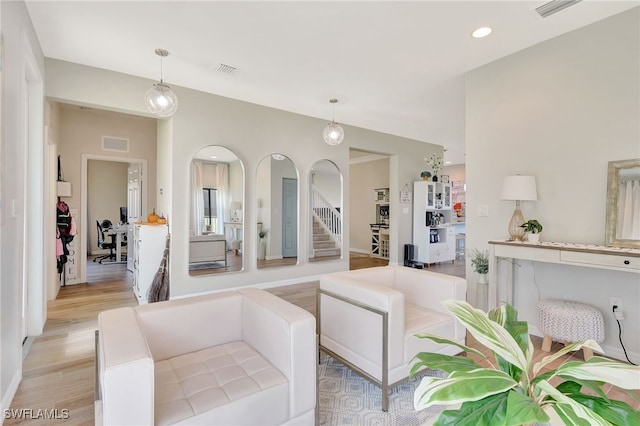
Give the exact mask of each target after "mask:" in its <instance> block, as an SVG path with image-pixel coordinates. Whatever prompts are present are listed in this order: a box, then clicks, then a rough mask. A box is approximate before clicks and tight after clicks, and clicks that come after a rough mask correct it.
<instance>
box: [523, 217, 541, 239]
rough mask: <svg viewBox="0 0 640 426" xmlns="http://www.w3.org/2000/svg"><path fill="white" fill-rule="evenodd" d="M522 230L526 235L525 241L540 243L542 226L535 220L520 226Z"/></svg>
mask: <svg viewBox="0 0 640 426" xmlns="http://www.w3.org/2000/svg"><path fill="white" fill-rule="evenodd" d="M520 227H521V228H524V232H526V233H527V241H529V242H530V243H537V242H539V241H540V233H541V232H542V225H541V224H540V222H538V221H537V220H535V219H531V220H528V221H526V222H525V223H523V224H522V225H520Z"/></svg>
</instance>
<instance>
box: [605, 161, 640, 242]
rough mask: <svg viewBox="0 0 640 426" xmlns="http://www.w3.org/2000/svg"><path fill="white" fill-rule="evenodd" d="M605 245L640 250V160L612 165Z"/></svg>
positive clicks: (618, 162)
mask: <svg viewBox="0 0 640 426" xmlns="http://www.w3.org/2000/svg"><path fill="white" fill-rule="evenodd" d="M605 238H606V245H608V246H613V247H630V248H640V158H635V159H632V160H622V161H610V162H609V173H608V177H607V221H606V232H605Z"/></svg>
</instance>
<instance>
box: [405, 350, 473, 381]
mask: <svg viewBox="0 0 640 426" xmlns="http://www.w3.org/2000/svg"><path fill="white" fill-rule="evenodd" d="M414 359H417V360H418V362H417V363H416V364H415V365H414V366H413V367H412V368H411V373H410V374H409V376H410V377H413V375H414V374H415V373H416V372H417V371H418V370H419V369H421V368H422V367H428V368H431V369H433V370H442V371H444V372H446V373H453V372H454V371H471V370H477V369H478V368H482V367H481V366H479V365H478V364H476V363H475V362H474V361H473V360H472V359H471V358H466V357H460V356H451V355H443V354H435V353H431V352H420V353H419V354H418V355H416V356H415V357H414Z"/></svg>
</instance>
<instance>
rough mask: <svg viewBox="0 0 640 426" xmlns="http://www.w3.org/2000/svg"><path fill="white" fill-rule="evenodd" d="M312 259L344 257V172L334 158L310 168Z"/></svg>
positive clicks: (310, 248)
mask: <svg viewBox="0 0 640 426" xmlns="http://www.w3.org/2000/svg"><path fill="white" fill-rule="evenodd" d="M309 213H310V214H309V229H310V235H311V236H310V238H309V250H308V253H309V262H321V261H328V260H336V259H340V258H341V257H342V242H343V238H342V224H343V220H342V214H343V213H342V174H341V173H340V169H339V168H338V166H336V165H335V163H333V162H332V161H329V160H319V161H316V162H315V163H314V164H313V166H312V167H311V171H310V172H309Z"/></svg>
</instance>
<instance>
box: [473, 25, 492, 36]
mask: <svg viewBox="0 0 640 426" xmlns="http://www.w3.org/2000/svg"><path fill="white" fill-rule="evenodd" d="M491 31H493V29H492V28H489V27H480V28H478V29H477V30H475V31H474V32H472V33H471V36H472V37H473V38H482V37H486V36H488V35H489V34H491Z"/></svg>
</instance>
